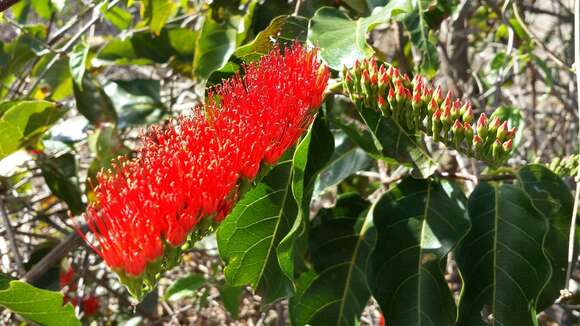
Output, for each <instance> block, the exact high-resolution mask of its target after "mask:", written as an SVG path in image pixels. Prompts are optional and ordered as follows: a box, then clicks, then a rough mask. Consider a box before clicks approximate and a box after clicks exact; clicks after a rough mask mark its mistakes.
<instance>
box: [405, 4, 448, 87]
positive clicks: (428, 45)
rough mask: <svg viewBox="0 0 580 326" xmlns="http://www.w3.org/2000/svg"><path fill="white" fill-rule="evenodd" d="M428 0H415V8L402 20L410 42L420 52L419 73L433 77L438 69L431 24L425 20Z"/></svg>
mask: <svg viewBox="0 0 580 326" xmlns="http://www.w3.org/2000/svg"><path fill="white" fill-rule="evenodd" d="M430 2H432V1H429V0H415V1H413V3H414V4H415V8H414V10H413V12H411V13H410V14H409V15H408V16H407V17H406V18H405V20H404V24H405V27H406V29H407V30H408V31H409V32H410V34H411V38H410V39H411V43H413V45H414V46H415V47H417V49H418V50H419V53H421V63H420V65H419V68H420V71H421V73H423V74H425V75H427V76H428V77H433V76H434V75H435V73H437V70H438V69H439V58H438V57H437V49H436V48H435V43H436V39H435V37H434V36H433V34H432V32H431V30H432V28H431V26H429V24H428V23H427V21H426V17H425V15H426V12H427V11H428V10H429V4H430Z"/></svg>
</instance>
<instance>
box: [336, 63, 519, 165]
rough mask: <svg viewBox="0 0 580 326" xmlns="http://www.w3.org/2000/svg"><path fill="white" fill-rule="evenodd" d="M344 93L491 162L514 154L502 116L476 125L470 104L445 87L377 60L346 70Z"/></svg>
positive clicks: (364, 106) (410, 128)
mask: <svg viewBox="0 0 580 326" xmlns="http://www.w3.org/2000/svg"><path fill="white" fill-rule="evenodd" d="M342 75H343V84H342V88H343V92H345V94H346V95H347V96H349V97H350V99H351V100H352V101H353V102H354V103H355V104H356V105H357V107H358V108H361V109H362V110H377V111H380V112H381V113H382V115H383V116H385V117H388V118H392V119H393V120H394V121H395V122H397V124H398V125H399V126H400V127H401V128H403V129H405V130H406V131H410V132H413V131H417V130H421V131H423V132H425V133H426V134H427V135H429V136H432V137H433V139H434V140H435V141H439V142H442V143H444V144H445V145H447V146H449V147H452V148H455V149H456V150H458V151H460V152H462V153H464V154H466V155H469V156H473V157H475V158H477V159H480V160H482V161H486V162H488V163H490V164H494V165H496V164H499V163H501V162H503V161H505V160H506V159H507V158H508V157H509V154H510V152H511V149H512V145H513V138H514V136H515V132H516V129H515V127H512V128H511V129H510V128H509V126H508V122H507V121H501V120H500V119H499V118H498V117H493V118H492V119H491V121H489V120H488V118H487V116H486V115H485V113H482V114H481V115H480V116H479V118H478V119H477V122H475V123H474V114H473V109H472V106H471V102H469V101H466V102H461V101H460V100H459V99H457V98H454V97H453V94H452V93H451V92H448V93H447V95H446V96H445V97H443V93H442V90H441V87H437V88H436V89H433V88H432V87H431V86H430V85H429V83H428V82H427V80H426V79H425V78H424V77H422V76H420V75H416V76H415V77H414V78H413V80H410V78H409V76H408V75H407V74H403V75H401V74H400V73H399V70H398V69H397V68H395V67H392V66H387V65H385V64H380V65H379V64H377V61H376V60H375V59H374V58H373V59H371V60H367V59H364V60H363V61H362V62H359V61H357V62H356V63H355V65H354V66H353V67H352V68H351V69H347V68H346V67H344V69H343V71H342Z"/></svg>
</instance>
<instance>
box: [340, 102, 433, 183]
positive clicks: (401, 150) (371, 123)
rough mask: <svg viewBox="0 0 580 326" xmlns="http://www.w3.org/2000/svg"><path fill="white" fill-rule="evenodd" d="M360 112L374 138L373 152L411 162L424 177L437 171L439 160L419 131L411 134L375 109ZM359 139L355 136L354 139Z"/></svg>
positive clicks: (400, 161)
mask: <svg viewBox="0 0 580 326" xmlns="http://www.w3.org/2000/svg"><path fill="white" fill-rule="evenodd" d="M359 114H360V116H361V118H362V120H363V121H364V123H365V124H366V126H367V128H368V129H369V130H370V133H371V136H372V139H373V140H374V143H375V150H373V152H375V151H376V152H378V153H380V156H381V158H382V157H386V158H393V159H395V160H397V161H398V162H399V163H409V164H410V165H411V166H412V167H413V168H414V169H415V172H416V173H418V176H420V177H422V178H426V177H428V176H430V175H432V174H433V173H434V172H435V170H436V169H437V162H435V161H434V160H433V158H431V155H430V154H429V152H427V149H426V148H425V145H424V144H423V142H422V140H421V136H420V134H419V133H418V134H409V133H408V132H407V131H406V130H405V129H403V128H402V127H401V126H400V125H399V124H398V123H397V122H396V121H395V120H393V119H392V118H390V117H384V116H383V115H382V114H381V113H380V112H377V111H375V110H370V109H365V108H363V109H362V110H360V111H359ZM351 133H352V132H351ZM357 139H358V138H353V140H354V141H357ZM361 147H363V146H362V145H361ZM373 152H370V154H371V155H372V154H373Z"/></svg>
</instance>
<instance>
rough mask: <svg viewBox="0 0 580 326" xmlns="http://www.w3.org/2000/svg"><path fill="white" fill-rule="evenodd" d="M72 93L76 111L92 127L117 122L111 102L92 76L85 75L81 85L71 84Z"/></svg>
mask: <svg viewBox="0 0 580 326" xmlns="http://www.w3.org/2000/svg"><path fill="white" fill-rule="evenodd" d="M81 86H82V87H81ZM73 92H74V95H75V101H76V106H77V110H79V112H80V113H81V114H82V115H84V116H85V118H87V120H89V121H90V122H91V123H92V124H93V125H99V124H101V123H104V122H116V121H117V114H116V112H115V107H114V106H113V102H111V99H110V98H109V96H108V95H107V93H105V91H104V90H103V88H102V86H101V84H100V83H99V82H98V81H97V80H96V79H94V78H93V77H92V76H90V75H86V74H85V75H84V77H83V80H82V84H81V85H77V84H76V83H73Z"/></svg>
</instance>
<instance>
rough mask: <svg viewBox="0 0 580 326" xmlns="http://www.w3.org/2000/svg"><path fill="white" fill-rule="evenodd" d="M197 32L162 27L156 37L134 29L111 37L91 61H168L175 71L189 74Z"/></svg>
mask: <svg viewBox="0 0 580 326" xmlns="http://www.w3.org/2000/svg"><path fill="white" fill-rule="evenodd" d="M197 35H198V32H197V31H193V30H189V29H186V28H178V27H175V26H166V27H165V28H163V29H162V30H161V32H160V33H159V35H157V36H153V35H151V33H149V32H138V33H135V34H133V35H132V36H131V37H129V38H126V39H123V40H121V39H118V38H114V39H112V40H111V41H109V42H108V43H107V44H106V45H105V46H104V47H103V48H102V49H101V50H100V51H99V53H98V54H97V58H96V59H95V60H93V64H101V65H110V64H135V65H143V64H150V63H151V62H156V63H170V65H171V67H172V68H174V69H175V70H176V71H178V72H179V73H181V74H184V75H186V76H188V77H189V76H191V69H192V62H193V53H194V50H195V40H196V39H197Z"/></svg>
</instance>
